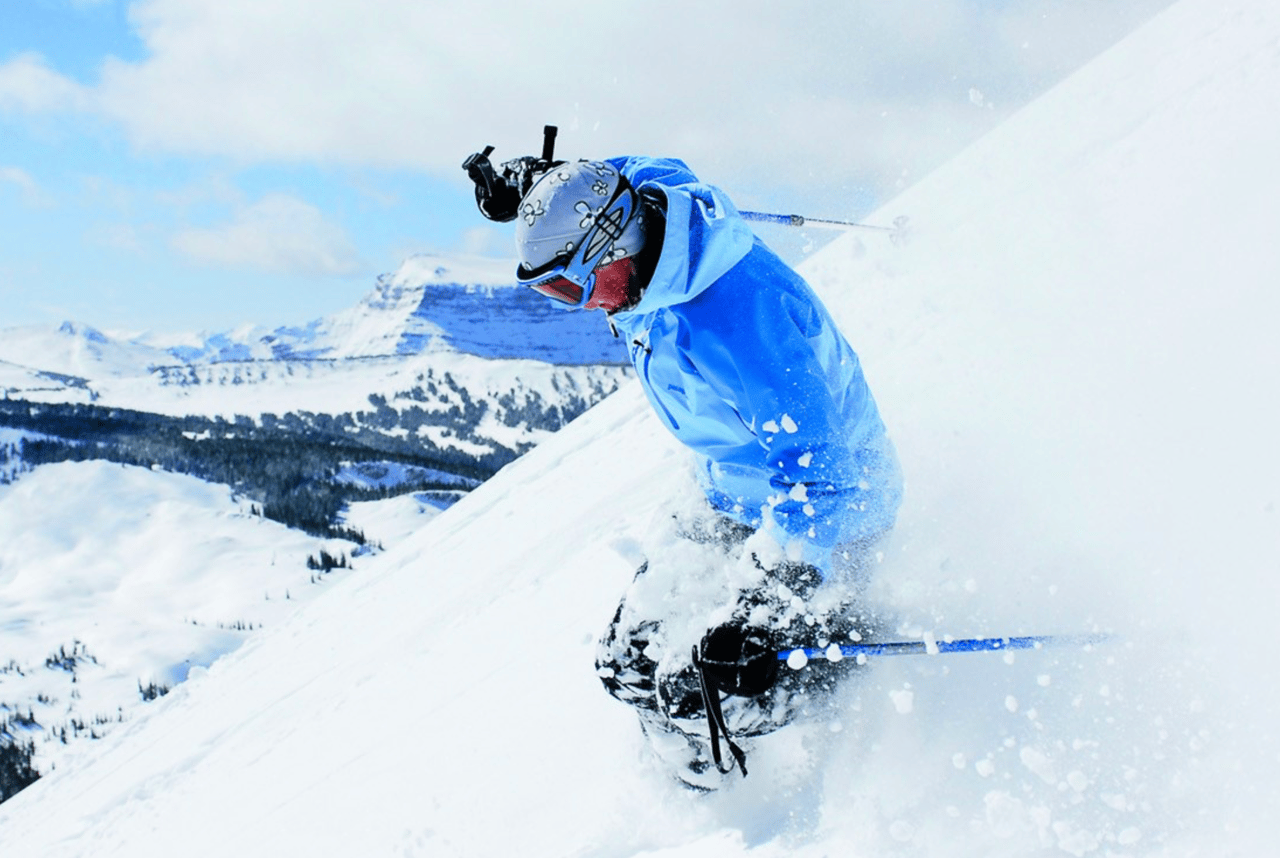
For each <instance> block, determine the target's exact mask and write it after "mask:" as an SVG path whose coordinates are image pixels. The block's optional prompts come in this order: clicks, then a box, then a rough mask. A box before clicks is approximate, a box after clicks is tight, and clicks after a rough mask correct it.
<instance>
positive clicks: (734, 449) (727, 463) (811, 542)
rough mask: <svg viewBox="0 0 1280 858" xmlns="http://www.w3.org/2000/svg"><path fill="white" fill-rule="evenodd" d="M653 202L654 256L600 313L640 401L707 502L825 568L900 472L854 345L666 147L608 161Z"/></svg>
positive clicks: (883, 526) (894, 489) (894, 488)
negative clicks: (625, 347) (688, 460)
mask: <svg viewBox="0 0 1280 858" xmlns="http://www.w3.org/2000/svg"><path fill="white" fill-rule="evenodd" d="M610 163H611V164H613V165H614V166H615V167H617V168H618V169H619V170H620V171H621V172H622V174H623V175H624V176H626V177H627V179H628V180H629V181H630V182H631V184H632V186H633V187H635V188H636V190H637V191H640V192H642V193H646V194H653V193H656V194H658V195H660V196H661V197H662V198H663V199H664V200H665V203H666V206H665V208H666V228H665V233H664V236H663V245H662V253H661V255H660V257H659V259H658V262H657V267H656V269H655V270H654V273H653V276H652V278H651V280H650V282H649V284H648V286H647V287H646V289H645V291H644V294H643V296H642V297H641V299H640V301H639V303H638V304H636V305H635V306H634V307H631V308H630V309H626V310H622V311H619V312H617V313H614V314H613V315H612V316H611V317H610V318H611V321H612V322H613V325H614V327H615V330H616V331H617V332H618V333H619V335H620V336H623V337H625V338H626V341H627V342H628V343H629V344H630V354H631V360H632V363H633V364H634V365H635V369H636V372H637V374H638V376H639V378H640V382H641V384H642V385H643V387H644V391H645V393H646V394H647V396H648V398H649V401H650V403H651V404H652V405H653V408H654V409H655V411H656V412H657V414H658V416H659V418H660V419H661V420H662V422H663V423H664V424H665V425H666V427H667V428H668V429H670V430H671V432H673V433H674V434H675V436H676V437H677V438H679V439H680V441H682V442H683V443H684V444H685V445H686V446H688V447H689V448H690V449H692V450H693V452H694V453H695V455H696V457H697V472H698V475H699V479H700V482H701V484H702V487H703V489H704V490H705V492H706V494H707V499H708V501H709V502H710V503H711V505H712V506H713V507H714V508H715V509H717V510H719V511H720V512H721V513H723V514H725V515H727V516H729V517H730V518H733V519H735V520H737V521H740V522H742V523H744V524H747V525H749V526H751V527H756V528H759V527H764V528H766V529H767V530H769V531H770V532H772V533H773V534H774V536H775V537H776V538H777V539H778V541H779V542H780V543H781V544H782V545H783V546H784V547H785V548H786V550H787V555H788V557H789V558H790V559H792V560H795V561H803V562H807V563H811V564H813V565H814V566H816V567H818V568H819V569H820V570H822V572H823V573H824V575H825V574H829V573H830V571H831V569H832V559H833V552H834V551H836V550H837V549H839V548H840V547H841V546H843V545H851V544H853V543H856V542H859V541H863V540H869V539H871V538H874V537H875V536H878V535H880V534H881V533H883V532H884V531H886V530H888V529H889V528H890V527H891V526H892V524H893V521H894V519H895V517H896V515H897V510H898V505H899V503H900V500H901V496H902V477H901V472H900V471H899V468H898V462H897V457H896V455H895V452H894V449H893V446H892V444H891V443H890V441H889V439H888V438H887V437H886V434H885V428H884V424H883V422H882V421H881V419H880V414H879V411H878V409H877V408H876V404H875V401H874V399H873V398H872V396H871V392H870V390H868V388H867V383H866V380H865V379H864V378H863V374H862V367H861V365H860V363H859V361H858V356H857V355H856V354H855V353H854V351H853V349H852V348H851V347H850V346H849V343H848V342H847V341H846V340H845V338H844V337H843V336H842V335H841V333H840V331H839V330H838V329H837V328H836V325H835V322H834V321H833V320H832V318H831V316H830V314H829V313H828V312H827V310H826V308H825V307H824V306H823V305H822V302H821V301H820V300H819V299H818V297H817V295H815V294H814V292H813V290H812V289H811V288H810V287H809V285H808V284H807V283H805V281H804V280H803V279H802V278H801V277H800V275H798V274H797V273H796V272H795V271H793V270H792V269H791V268H790V267H789V266H788V265H786V263H784V262H783V261H782V260H781V259H779V258H778V257H777V256H776V255H775V254H774V253H773V252H772V251H770V250H769V249H768V248H767V247H766V246H765V245H764V243H763V242H761V241H760V240H759V239H758V238H757V237H756V236H755V234H754V233H753V232H752V231H751V229H750V227H748V226H747V223H746V222H745V221H744V220H743V219H742V217H741V216H740V215H739V214H738V212H737V209H736V208H735V207H734V206H733V204H732V203H731V202H730V201H729V199H728V198H727V197H726V196H725V195H724V193H723V192H722V191H720V190H719V189H718V188H715V187H712V186H710V185H706V184H703V183H701V182H700V181H699V180H698V179H697V177H696V176H694V174H693V173H692V172H691V171H690V170H689V168H688V167H687V166H685V164H684V163H682V162H681V161H678V160H674V159H658V158H645V157H624V158H615V159H611V160H610Z"/></svg>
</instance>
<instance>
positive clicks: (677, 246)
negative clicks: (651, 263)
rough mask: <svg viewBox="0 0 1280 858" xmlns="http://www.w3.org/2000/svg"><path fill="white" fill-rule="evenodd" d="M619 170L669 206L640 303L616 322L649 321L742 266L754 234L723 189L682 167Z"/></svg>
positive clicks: (641, 163) (652, 163)
mask: <svg viewBox="0 0 1280 858" xmlns="http://www.w3.org/2000/svg"><path fill="white" fill-rule="evenodd" d="M615 163H617V164H618V166H619V169H621V170H622V172H623V174H624V175H626V176H627V177H628V179H629V180H630V181H631V184H632V186H633V187H634V188H635V189H636V190H637V191H640V192H642V193H644V192H649V193H657V194H659V195H661V196H662V197H663V198H664V199H665V201H666V229H665V231H664V233H663V243H662V255H661V256H660V257H659V259H658V264H657V266H656V267H655V268H654V272H653V276H652V278H650V281H649V284H648V286H647V287H646V288H645V292H644V295H643V296H642V297H641V299H640V302H639V303H638V304H636V306H634V307H632V308H630V309H629V310H623V311H620V312H619V313H617V314H616V316H615V318H616V317H622V316H628V315H632V314H636V315H641V316H642V315H647V314H649V313H653V312H655V311H657V310H660V309H662V308H664V307H669V306H672V305H674V304H680V303H683V302H685V301H689V300H691V299H693V298H695V297H697V296H698V295H699V294H701V293H702V292H703V291H705V290H706V289H707V288H708V287H709V286H711V284H713V283H715V282H716V281H717V280H719V279H720V278H721V277H722V276H724V274H725V273H726V272H727V271H729V269H731V268H733V267H734V266H735V265H737V264H738V263H739V262H741V261H742V259H743V257H745V256H746V255H747V254H748V253H749V252H750V251H751V248H752V247H753V246H754V244H755V240H756V239H755V234H754V233H753V232H752V231H751V228H750V227H748V226H747V224H746V221H744V220H743V219H742V217H741V216H740V215H739V214H738V210H737V208H736V207H734V205H733V203H732V202H731V201H730V200H729V198H728V196H726V195H725V194H724V192H723V191H721V190H720V189H719V188H716V187H714V186H712V185H707V184H704V183H702V182H699V181H698V180H697V179H696V178H695V177H694V175H693V173H691V172H690V171H689V168H688V167H686V166H685V165H684V163H683V162H681V161H677V160H674V159H663V158H626V159H620V160H619V162H615Z"/></svg>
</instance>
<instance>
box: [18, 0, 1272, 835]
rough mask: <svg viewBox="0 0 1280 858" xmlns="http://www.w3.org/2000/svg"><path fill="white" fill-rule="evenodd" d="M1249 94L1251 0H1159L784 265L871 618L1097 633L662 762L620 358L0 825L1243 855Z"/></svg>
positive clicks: (1250, 304)
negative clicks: (630, 650) (485, 477)
mask: <svg viewBox="0 0 1280 858" xmlns="http://www.w3.org/2000/svg"><path fill="white" fill-rule="evenodd" d="M1277 93H1280V9H1277V7H1276V4H1274V3H1273V2H1271V0H1230V2H1226V3H1222V2H1219V1H1218V0H1181V2H1179V3H1178V4H1177V5H1175V6H1173V7H1170V8H1169V9H1168V10H1167V11H1166V12H1165V13H1163V14H1161V15H1160V16H1158V17H1157V18H1155V19H1153V20H1152V21H1151V22H1149V23H1148V24H1147V25H1146V26H1145V27H1143V28H1142V29H1141V30H1139V31H1137V32H1135V33H1134V34H1133V35H1132V36H1130V37H1129V38H1128V39H1126V40H1124V41H1123V42H1121V43H1120V44H1118V45H1117V46H1116V47H1115V48H1113V49H1112V50H1111V51H1110V52H1108V53H1107V54H1105V55H1103V56H1102V57H1100V58H1099V59H1098V60H1097V61H1095V62H1094V63H1092V64H1090V65H1089V66H1088V67H1086V68H1084V69H1082V70H1081V71H1080V72H1079V73H1077V74H1076V75H1074V76H1073V77H1071V78H1070V79H1068V80H1067V81H1065V82H1064V83H1063V84H1062V85H1060V86H1059V87H1057V88H1055V89H1054V90H1053V91H1051V92H1050V93H1048V94H1047V95H1046V96H1044V97H1043V98H1042V99H1040V100H1039V101H1037V102H1036V103H1035V104H1033V105H1031V106H1030V107H1029V108H1027V109H1026V110H1024V111H1023V112H1021V113H1020V114H1019V115H1018V116H1016V117H1014V118H1013V120H1011V121H1010V122H1008V123H1006V124H1005V125H1004V126H1002V127H1001V128H999V129H997V130H996V131H995V132H993V133H992V134H990V135H988V136H987V137H986V138H984V139H983V140H982V141H980V142H979V143H978V144H977V145H976V146H974V147H973V148H971V149H970V150H968V151H967V152H966V153H964V154H962V155H961V156H960V157H959V158H957V159H956V160H954V161H953V162H952V163H950V164H949V165H947V166H946V167H944V168H943V169H941V170H940V171H938V172H937V173H936V174H934V175H933V176H931V177H928V178H926V179H925V180H923V181H922V182H920V183H919V184H917V185H916V186H914V187H913V188H911V189H910V190H908V191H907V192H906V193H905V194H904V195H903V196H902V197H901V198H900V199H898V200H895V201H894V202H893V203H892V204H890V205H889V206H887V207H886V209H885V210H884V211H883V212H880V213H878V214H877V215H876V217H877V219H878V221H879V222H886V223H887V222H891V221H892V218H893V217H894V216H896V215H898V214H902V213H909V214H910V215H911V217H912V223H913V225H914V227H915V229H914V231H913V238H912V240H911V241H910V242H909V243H908V244H906V245H905V246H903V247H900V248H891V247H888V246H879V245H875V244H873V243H870V242H868V243H866V244H865V245H857V244H856V243H855V242H854V241H853V240H852V239H850V240H843V241H838V242H836V243H834V244H832V245H831V246H830V247H829V248H827V249H826V250H825V251H823V252H822V253H820V254H819V255H817V256H815V257H814V258H813V259H812V260H811V262H810V263H809V264H808V265H806V266H805V267H804V273H805V275H806V277H807V278H809V279H810V280H811V282H813V284H814V286H815V288H816V289H817V290H818V291H819V293H820V294H821V295H822V297H823V299H824V301H825V302H826V303H827V304H828V305H829V306H830V308H831V309H832V311H833V314H835V315H836V317H837V319H838V320H839V321H840V323H841V324H842V326H843V327H844V329H845V330H846V332H847V333H848V335H849V337H850V339H851V341H852V342H853V344H854V345H855V347H856V348H857V349H858V351H859V354H860V357H861V358H862V361H863V364H864V367H865V369H866V371H867V373H868V377H869V379H870V381H871V384H872V387H873V389H874V391H875V393H876V396H877V400H878V402H879V404H880V406H881V411H882V413H883V414H884V416H885V420H886V423H887V424H888V425H889V428H890V431H891V433H892V435H893V437H894V440H895V443H896V444H897V445H898V448H899V451H900V453H901V457H902V460H903V467H904V471H905V472H906V474H907V496H906V499H905V501H904V506H903V510H902V514H901V517H900V519H899V522H898V525H897V528H896V529H895V532H894V533H893V535H892V537H891V539H890V541H889V542H888V543H887V544H886V545H885V546H884V556H883V561H882V562H881V564H880V566H879V568H878V569H877V573H876V579H875V582H874V584H873V587H872V590H871V593H870V596H871V598H873V599H874V600H875V602H876V604H877V605H879V606H881V607H883V608H884V609H886V610H889V611H892V612H893V613H895V614H896V615H897V616H898V617H899V618H900V621H899V622H898V624H897V631H898V632H899V633H901V634H902V635H903V636H904V637H909V638H914V639H927V638H928V637H930V636H931V637H932V638H933V639H942V638H943V637H944V636H945V635H948V634H951V635H955V636H969V635H975V634H990V635H1012V634H1021V633H1044V632H1071V631H1084V630H1094V629H1109V630H1114V631H1116V632H1118V633H1119V634H1120V635H1122V637H1123V640H1122V642H1120V643H1118V644H1117V645H1115V646H1112V647H1108V648H1105V649H1102V648H1097V649H1093V650H1079V651H1076V650H1065V651H1058V650H1055V651H1043V652H1027V653H1016V654H1015V653H1006V654H1002V655H1001V654H996V655H969V656H964V655H961V656H954V657H945V656H932V657H930V656H922V657H919V658H900V659H886V660H882V661H875V662H872V663H870V664H869V665H866V666H865V669H863V670H861V671H859V674H858V675H857V677H856V679H855V680H853V681H851V682H850V683H848V685H847V687H846V689H845V691H844V694H843V698H842V702H843V704H844V708H843V710H842V712H843V714H841V715H838V716H836V717H833V718H831V719H830V720H827V721H824V722H821V723H814V724H807V725H800V726H797V727H796V728H794V729H788V730H784V731H782V732H780V733H778V734H776V735H775V736H772V737H767V738H766V739H764V740H762V741H760V742H759V743H758V744H757V745H756V746H755V747H753V748H752V749H751V753H752V757H751V759H752V761H753V766H752V770H751V775H750V776H749V777H748V778H746V779H744V780H741V781H740V782H738V783H737V784H736V785H733V786H731V787H730V788H729V789H727V790H725V791H723V792H722V793H720V794H717V795H712V796H702V797H698V796H691V795H690V794H688V793H686V792H683V791H681V790H679V789H678V788H677V787H675V786H673V785H672V784H671V783H670V782H669V781H668V780H667V779H666V778H665V776H664V774H663V773H662V772H661V770H660V769H658V768H657V767H656V766H655V765H654V764H653V762H652V761H651V759H650V758H649V757H648V756H647V755H646V752H645V745H644V741H643V739H642V738H641V736H640V735H639V731H638V729H637V725H636V721H635V718H634V716H633V715H632V713H630V712H629V711H626V708H625V707H623V706H621V705H619V704H617V703H616V702H615V701H613V700H611V699H609V698H608V697H607V696H606V695H605V694H604V693H603V692H602V690H601V689H600V686H599V682H598V681H597V678H596V676H595V675H594V670H593V657H594V649H595V645H594V640H595V636H596V635H598V634H599V633H600V632H601V631H602V630H603V628H604V626H605V624H606V623H607V621H608V619H609V617H610V616H611V615H612V611H613V610H614V607H615V606H616V604H617V599H618V598H619V596H620V595H621V593H622V592H623V591H624V589H625V588H626V587H627V585H628V582H629V581H630V579H631V576H632V575H633V574H634V572H635V569H636V567H637V565H638V563H639V562H641V561H642V560H643V559H644V558H646V557H647V556H650V555H652V554H654V553H659V552H663V551H671V550H678V546H676V547H673V546H671V545H670V544H667V543H664V542H662V541H661V538H660V534H661V533H662V532H663V525H664V524H665V522H666V520H667V518H668V517H669V516H670V514H671V513H672V512H673V511H678V510H680V509H681V508H683V505H685V504H686V503H688V500H687V499H688V498H689V497H690V496H692V495H695V494H696V489H695V488H694V486H693V476H692V474H691V472H690V471H691V469H690V468H689V467H688V463H687V459H686V458H685V456H684V453H683V451H682V450H681V449H679V448H678V446H677V445H676V444H675V443H674V442H673V441H672V440H671V439H670V438H669V437H668V436H666V435H665V434H664V433H663V430H662V429H661V426H660V425H659V424H658V422H657V421H656V420H655V419H654V418H653V417H652V415H651V414H650V413H649V410H648V406H647V404H646V402H645V401H644V398H643V396H642V394H641V392H640V390H639V388H638V386H637V385H635V384H628V385H627V386H625V387H624V388H623V389H622V390H620V391H619V392H618V393H617V394H615V395H614V396H611V397H609V398H608V399H607V400H606V401H604V402H603V403H601V404H600V405H599V406H597V407H596V408H594V409H592V410H590V411H588V412H587V413H586V414H584V415H583V416H582V417H580V418H579V419H578V420H577V421H575V422H574V423H573V424H571V425H570V426H568V427H567V428H566V429H564V430H562V431H560V432H558V433H556V434H555V435H554V436H552V437H550V438H548V439H547V440H546V441H545V442H544V443H542V444H541V445H539V446H538V447H537V448H536V449H534V450H533V451H531V452H530V453H529V454H527V455H526V456H524V457H522V458H520V459H519V460H517V461H515V462H514V463H512V464H511V465H509V466H508V467H507V468H505V469H504V470H503V471H502V472H500V473H499V474H498V475H497V476H495V477H494V478H493V479H491V480H489V481H488V482H486V483H485V484H484V485H482V486H480V487H479V488H477V489H476V490H475V491H474V492H472V493H471V494H470V495H468V496H467V497H466V498H465V499H464V500H462V501H461V502H460V503H458V504H457V505H455V506H453V507H452V508H450V509H449V510H447V511H445V512H443V513H441V514H440V515H439V516H437V517H435V518H434V519H433V520H431V521H430V522H429V523H428V524H427V525H426V526H424V527H420V528H412V529H409V530H408V531H406V532H405V535H404V536H403V538H402V539H401V540H400V541H399V542H397V543H395V544H393V545H392V546H391V547H390V548H389V549H388V550H387V551H386V552H385V553H383V554H380V555H378V556H376V557H371V558H367V559H363V560H362V561H361V565H360V566H359V567H358V568H357V570H356V571H355V572H354V573H353V574H350V575H347V576H346V577H345V579H344V580H341V581H335V582H334V585H333V586H332V587H329V588H327V592H326V593H325V594H324V595H323V596H322V597H320V598H317V599H315V600H314V602H312V603H311V604H309V605H307V606H306V607H305V608H304V609H302V610H300V611H296V612H294V613H292V614H290V615H289V616H288V617H287V618H284V619H282V620H281V621H280V622H279V623H278V624H276V625H274V626H273V627H271V628H268V629H266V630H265V631H264V632H263V633H262V634H261V635H257V636H255V638H254V639H253V641H252V642H251V643H250V644H249V645H247V646H245V647H242V648H241V649H240V650H238V651H237V652H235V653H234V654H232V655H229V656H227V657H225V658H223V659H221V660H219V661H218V662H216V663H215V664H213V665H212V667H210V668H209V669H208V670H207V671H206V670H199V671H195V672H194V674H193V676H192V678H190V679H189V680H188V681H186V682H184V683H182V684H181V685H179V686H177V687H176V688H175V689H174V690H173V691H172V692H171V693H170V694H169V695H167V696H166V697H164V698H162V699H160V700H158V701H154V702H153V703H151V704H148V705H147V706H146V707H145V708H144V711H143V712H142V713H141V714H140V715H139V716H138V717H137V718H136V719H135V720H133V721H131V722H130V723H128V724H127V725H125V726H124V727H123V728H122V729H120V730H118V731H117V732H115V733H113V734H112V735H111V736H110V737H108V738H107V739H106V740H104V741H102V742H99V743H95V744H93V745H90V746H87V747H86V748H85V750H84V753H83V755H82V756H81V757H80V758H78V759H77V760H76V761H75V764H74V765H66V766H61V767H60V768H59V769H58V770H57V771H55V772H54V773H52V774H50V775H48V776H47V777H45V778H42V779H41V780H40V781H38V782H37V783H35V784H34V785H33V786H31V787H29V788H28V789H27V790H25V791H24V792H22V793H20V794H19V795H18V796H17V797H15V798H14V799H11V800H10V801H8V802H6V803H5V804H3V805H0V843H2V844H3V847H4V854H5V855H6V856H9V855H15V856H19V858H27V856H31V858H35V856H42V858H43V856H81V855H84V856H89V855H92V856H102V855H129V856H131V858H132V856H137V858H149V856H170V855H173V854H182V855H214V854H237V855H262V856H272V858H274V856H278V855H280V854H291V853H298V854H306V855H309V856H317V858H319V857H320V856H335V858H336V856H350V855H397V856H435V855H465V856H471V855H475V856H481V855H514V854H520V855H574V856H599V858H603V857H604V856H623V855H645V856H649V858H656V856H660V858H692V856H698V858H725V857H726V856H745V855H751V856H753V858H773V856H784V855H785V856H799V858H819V856H831V855H855V856H856V855H878V856H890V858H914V856H920V855H929V856H965V858H968V856H983V858H1006V856H1008V857H1009V858H1012V856H1027V855H1044V856H1048V855H1061V854H1066V855H1072V856H1099V858H1101V856H1168V855H1215V856H1216V855H1238V856H1263V855H1270V854H1272V853H1273V852H1274V851H1275V844H1276V842H1277V841H1280V822H1278V821H1277V820H1276V818H1275V814H1274V812H1273V809H1274V807H1275V806H1276V805H1277V803H1278V802H1280V795H1277V784H1280V741H1278V740H1277V737H1276V734H1275V730H1274V725H1273V723H1272V722H1273V720H1274V717H1273V715H1274V712H1275V711H1276V710H1277V708H1280V692H1278V691H1277V689H1276V687H1275V683H1274V682H1272V681H1271V677H1272V676H1274V675H1275V674H1276V672H1277V670H1278V669H1280V664H1278V663H1277V662H1278V661H1280V656H1277V654H1276V652H1275V649H1274V647H1271V646H1270V645H1269V631H1268V630H1269V629H1270V627H1271V625H1272V624H1273V621H1274V617H1273V614H1274V606H1275V605H1276V604H1277V603H1280V598H1278V596H1280V592H1278V589H1277V588H1278V587H1280V584H1278V583H1277V576H1276V571H1277V570H1280V538H1278V537H1277V534H1280V527H1277V523H1276V518H1275V515H1276V509H1277V501H1278V500H1280V498H1277V496H1276V493H1277V486H1280V454H1278V453H1277V447H1276V444H1275V439H1276V438H1277V437H1280V407H1278V406H1277V405H1276V404H1275V398H1274V395H1273V391H1274V390H1275V389H1276V387H1277V385H1278V384H1280V347H1278V346H1277V344H1276V338H1275V335H1274V320H1275V319H1276V318H1280V295H1278V294H1277V292H1276V290H1275V288H1274V284H1275V283H1277V282H1280V254H1277V253H1276V251H1275V249H1274V248H1275V245H1274V241H1273V239H1274V231H1275V224H1276V219H1275V215H1274V210H1273V209H1274V206H1273V203H1274V200H1275V199H1276V198H1277V196H1280V177H1278V176H1277V175H1276V173H1275V171H1273V170H1271V169H1270V164H1271V161H1272V160H1273V158H1274V152H1275V151H1280V116H1277V113H1276V107H1275V106H1276V104H1277V103H1278V102H1277V99H1276V94H1277ZM620 458H621V461H622V464H621V465H620ZM68 467H72V466H68ZM138 476H142V477H144V479H145V476H146V472H143V473H141V474H139V475H138ZM25 479H26V478H24V481H20V482H19V483H17V484H15V486H12V487H8V488H6V489H0V492H7V493H9V494H7V495H3V494H0V502H3V501H4V500H6V499H7V498H11V497H12V492H13V491H14V490H15V488H17V487H20V486H21V485H22V484H23V482H25ZM145 484H146V483H144V485H145ZM24 503H25V504H28V505H31V506H32V507H33V511H38V510H36V508H37V507H38V506H39V504H40V499H39V497H30V498H24ZM46 509H47V507H46ZM53 518H54V520H55V521H57V517H56V516H54V517H53ZM34 521H35V522H37V523H35V524H32V525H31V527H32V529H33V530H34V531H36V532H37V533H38V534H40V535H42V536H43V537H45V538H50V539H51V538H52V536H51V534H53V533H55V532H56V526H51V527H42V526H41V525H40V524H39V523H38V521H39V519H38V518H37V519H34ZM151 536H152V538H153V539H159V538H160V537H159V535H158V532H156V531H152V532H151ZM160 544H163V543H160ZM144 547H150V546H144ZM214 553H215V552H214V550H213V549H212V548H207V547H206V548H201V549H199V550H198V551H197V552H196V553H195V558H196V560H197V561H200V560H203V559H207V558H209V557H210V556H212V555H213V554H214ZM26 568H30V567H26Z"/></svg>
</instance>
